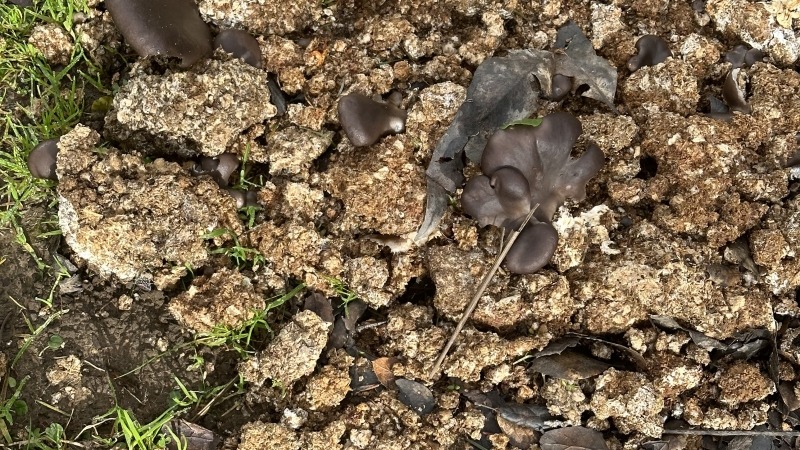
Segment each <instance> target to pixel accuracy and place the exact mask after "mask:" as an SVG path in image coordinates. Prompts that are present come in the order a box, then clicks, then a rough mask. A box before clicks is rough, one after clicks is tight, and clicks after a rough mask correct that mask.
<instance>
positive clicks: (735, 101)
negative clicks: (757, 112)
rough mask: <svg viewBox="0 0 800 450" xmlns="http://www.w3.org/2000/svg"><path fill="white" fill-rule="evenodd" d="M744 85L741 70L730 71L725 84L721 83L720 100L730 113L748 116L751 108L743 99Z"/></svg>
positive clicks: (743, 76)
mask: <svg viewBox="0 0 800 450" xmlns="http://www.w3.org/2000/svg"><path fill="white" fill-rule="evenodd" d="M744 85H745V74H744V71H742V69H732V70H731V71H730V72H728V75H727V76H726V77H725V82H723V83H722V98H723V99H724V100H725V103H727V104H728V107H729V108H730V110H731V111H739V112H741V113H744V114H750V112H752V111H753V108H751V107H750V105H748V104H747V100H746V99H745V98H744V96H745V92H744Z"/></svg>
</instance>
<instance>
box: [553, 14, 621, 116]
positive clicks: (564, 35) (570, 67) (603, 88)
mask: <svg viewBox="0 0 800 450" xmlns="http://www.w3.org/2000/svg"><path fill="white" fill-rule="evenodd" d="M556 46H557V47H561V48H563V51H556V52H555V64H556V71H555V72H556V73H558V74H561V75H566V76H568V77H572V78H573V79H574V80H575V81H574V83H573V86H576V87H577V86H580V85H587V86H588V87H589V90H588V91H586V92H584V93H583V96H584V97H589V98H593V99H595V100H599V101H601V102H603V103H605V104H606V105H607V106H608V107H609V108H611V110H612V111H614V112H616V111H617V110H616V108H615V107H614V96H615V95H616V92H617V68H616V67H614V66H612V65H611V64H610V63H609V62H608V61H607V60H606V59H605V58H602V57H600V56H597V53H595V51H594V47H593V46H592V43H591V42H590V41H589V39H587V38H586V35H585V34H583V31H581V29H580V27H579V26H578V25H576V24H575V23H574V22H570V23H568V24H567V25H565V26H563V27H561V28H560V29H559V30H558V34H557V35H556Z"/></svg>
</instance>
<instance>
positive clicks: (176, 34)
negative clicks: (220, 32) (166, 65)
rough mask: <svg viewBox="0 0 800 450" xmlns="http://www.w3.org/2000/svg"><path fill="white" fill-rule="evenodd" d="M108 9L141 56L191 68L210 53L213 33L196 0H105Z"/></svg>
mask: <svg viewBox="0 0 800 450" xmlns="http://www.w3.org/2000/svg"><path fill="white" fill-rule="evenodd" d="M106 8H107V9H108V12H110V13H111V18H112V19H114V24H116V26H117V29H119V32H120V33H122V36H123V37H124V38H125V41H126V42H127V43H128V45H130V46H131V47H132V48H133V49H134V50H136V53H138V54H139V55H141V56H155V55H162V56H169V57H175V58H180V60H181V67H189V66H191V65H192V64H194V63H195V62H197V61H198V60H199V59H200V58H202V57H203V56H205V55H207V54H209V53H211V32H210V30H209V28H208V25H206V23H205V22H203V19H201V18H200V11H199V10H198V9H197V4H196V3H195V2H194V0H106Z"/></svg>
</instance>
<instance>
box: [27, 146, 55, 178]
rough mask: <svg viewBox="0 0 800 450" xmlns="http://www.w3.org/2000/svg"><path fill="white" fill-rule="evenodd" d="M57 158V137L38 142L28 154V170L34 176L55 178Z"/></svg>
mask: <svg viewBox="0 0 800 450" xmlns="http://www.w3.org/2000/svg"><path fill="white" fill-rule="evenodd" d="M57 158H58V139H48V140H46V141H42V142H40V143H39V144H38V145H37V146H36V147H34V148H33V150H31V153H30V154H29V155H28V170H30V171H31V175H33V176H34V177H36V178H47V179H49V180H57V179H58V177H57V176H56V159H57Z"/></svg>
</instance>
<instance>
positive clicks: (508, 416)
mask: <svg viewBox="0 0 800 450" xmlns="http://www.w3.org/2000/svg"><path fill="white" fill-rule="evenodd" d="M497 417H502V418H503V419H504V420H505V421H507V422H509V423H512V424H514V425H517V426H521V427H525V428H530V429H531V430H535V431H539V432H542V431H544V430H549V429H551V428H553V427H554V426H556V423H555V418H554V417H553V416H551V415H550V412H549V411H548V410H547V407H545V406H541V405H521V404H518V403H506V404H505V405H504V406H501V407H499V408H497ZM498 423H499V421H498ZM500 427H501V428H502V424H501V425H500ZM506 434H508V433H506Z"/></svg>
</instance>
